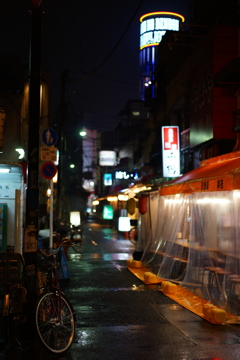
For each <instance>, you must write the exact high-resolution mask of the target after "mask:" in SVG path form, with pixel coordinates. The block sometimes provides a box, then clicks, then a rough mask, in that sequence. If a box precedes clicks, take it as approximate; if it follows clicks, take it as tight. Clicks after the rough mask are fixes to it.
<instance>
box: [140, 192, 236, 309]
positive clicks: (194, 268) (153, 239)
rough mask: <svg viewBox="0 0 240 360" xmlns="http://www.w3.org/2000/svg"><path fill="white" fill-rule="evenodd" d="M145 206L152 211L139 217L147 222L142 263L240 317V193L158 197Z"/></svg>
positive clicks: (203, 193) (163, 277) (157, 273)
mask: <svg viewBox="0 0 240 360" xmlns="http://www.w3.org/2000/svg"><path fill="white" fill-rule="evenodd" d="M153 204H154V206H153ZM151 205H152V209H154V211H152V212H151V210H150V212H148V215H147V214H145V215H144V216H146V215H147V216H148V218H147V219H148V226H149V222H151V223H152V224H151V231H150V232H149V235H148V237H147V242H146V244H145V248H144V253H143V256H142V259H141V261H142V263H143V264H144V265H145V266H146V267H147V268H148V269H149V270H150V271H151V272H153V273H154V274H156V275H157V276H158V277H159V278H162V279H167V280H170V281H171V280H172V281H173V282H176V283H180V284H181V285H182V286H183V287H185V288H186V289H187V290H188V291H190V292H192V293H194V294H196V295H197V296H199V297H201V298H203V299H205V300H208V301H210V302H211V303H213V304H214V305H216V306H219V307H221V308H223V309H224V310H226V311H227V312H229V313H231V314H234V315H240V300H239V299H240V227H239V217H240V191H239V190H230V191H212V192H207V191H203V192H195V193H192V194H184V193H183V194H175V195H164V196H160V195H158V196H155V198H154V200H152V202H151ZM150 213H151V217H152V216H153V219H154V220H151V221H150V216H149V214H150ZM148 226H146V228H145V236H146V229H147V228H148Z"/></svg>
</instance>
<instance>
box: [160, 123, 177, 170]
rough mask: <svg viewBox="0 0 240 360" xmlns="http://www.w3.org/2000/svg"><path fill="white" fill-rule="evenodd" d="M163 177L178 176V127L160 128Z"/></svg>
mask: <svg viewBox="0 0 240 360" xmlns="http://www.w3.org/2000/svg"><path fill="white" fill-rule="evenodd" d="M162 156H163V177H177V176H179V175H180V146H179V127H178V126H163V127H162Z"/></svg>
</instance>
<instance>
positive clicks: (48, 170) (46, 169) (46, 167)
mask: <svg viewBox="0 0 240 360" xmlns="http://www.w3.org/2000/svg"><path fill="white" fill-rule="evenodd" d="M40 170H41V174H42V176H43V177H44V178H45V179H52V178H53V177H54V176H55V175H56V173H57V167H56V166H55V165H54V164H53V163H52V162H51V161H47V162H45V163H43V164H42V166H41V169H40Z"/></svg>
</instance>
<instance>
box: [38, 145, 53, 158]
mask: <svg viewBox="0 0 240 360" xmlns="http://www.w3.org/2000/svg"><path fill="white" fill-rule="evenodd" d="M40 159H41V160H42V161H56V160H57V148H56V147H48V146H46V147H44V146H42V147H41V156H40Z"/></svg>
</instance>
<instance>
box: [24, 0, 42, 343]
mask: <svg viewBox="0 0 240 360" xmlns="http://www.w3.org/2000/svg"><path fill="white" fill-rule="evenodd" d="M30 16H31V22H30V51H29V108H28V177H27V193H26V221H25V233H24V249H23V255H24V259H25V264H26V276H27V277H30V278H31V279H35V281H36V263H37V247H38V206H39V188H38V186H39V184H38V173H39V118H40V69H41V24H42V0H31V15H30ZM36 297H37V294H36V291H29V292H28V294H27V302H26V303H25V304H26V305H25V310H24V311H25V314H26V322H25V323H24V324H25V325H24V327H25V330H24V337H25V338H26V340H29V339H30V340H31V339H34V336H35V332H34V329H33V325H32V324H33V319H32V314H33V310H34V308H35V303H36Z"/></svg>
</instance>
